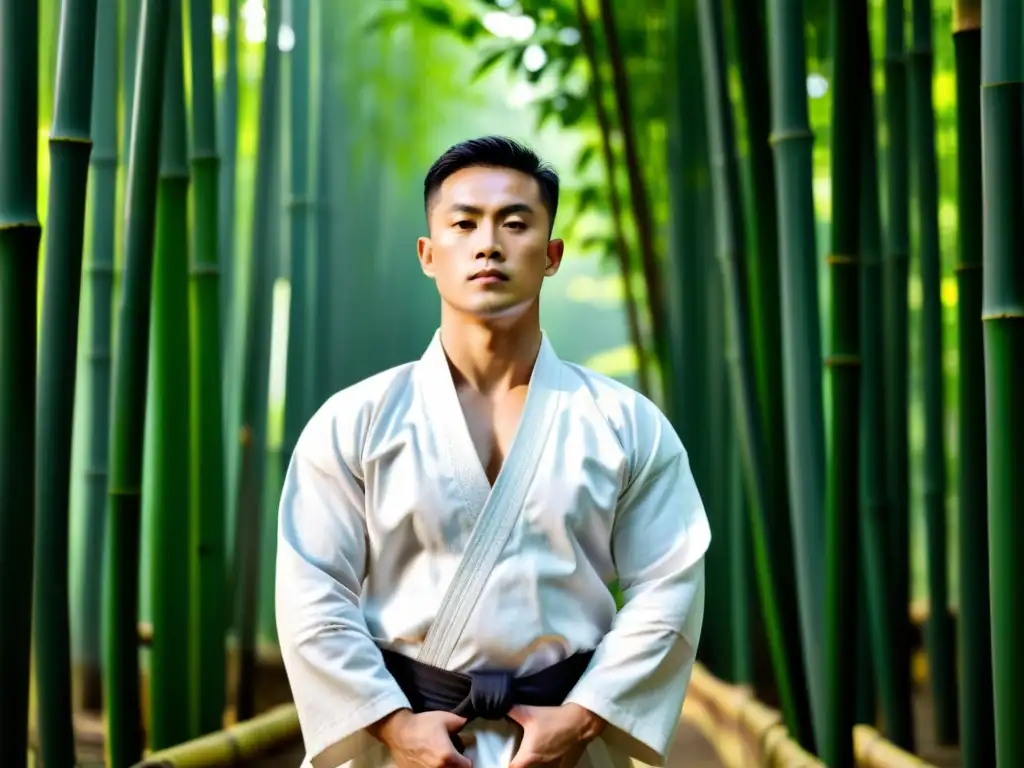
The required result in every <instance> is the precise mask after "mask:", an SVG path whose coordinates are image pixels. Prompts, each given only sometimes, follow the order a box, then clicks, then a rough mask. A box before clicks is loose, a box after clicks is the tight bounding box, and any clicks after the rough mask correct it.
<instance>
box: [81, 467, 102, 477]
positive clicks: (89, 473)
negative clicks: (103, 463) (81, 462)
mask: <svg viewBox="0 0 1024 768" xmlns="http://www.w3.org/2000/svg"><path fill="white" fill-rule="evenodd" d="M85 476H86V477H87V478H88V479H89V480H105V479H106V477H107V468H106V467H86V469H85Z"/></svg>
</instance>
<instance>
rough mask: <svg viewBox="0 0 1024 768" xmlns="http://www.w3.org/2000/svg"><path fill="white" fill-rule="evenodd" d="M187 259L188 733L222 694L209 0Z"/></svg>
mask: <svg viewBox="0 0 1024 768" xmlns="http://www.w3.org/2000/svg"><path fill="white" fill-rule="evenodd" d="M189 2H190V6H189V29H190V40H191V49H190V53H191V66H192V158H191V165H192V177H193V187H192V221H193V222H194V224H195V228H194V230H193V241H192V254H193V260H192V264H191V265H190V269H189V303H188V308H189V326H190V338H191V344H190V349H191V355H192V357H191V379H190V391H191V397H192V426H191V446H190V447H191V455H192V465H191V479H192V486H191V503H190V507H191V511H192V524H191V529H192V541H191V547H190V548H191V556H190V558H189V559H190V561H191V565H190V572H191V573H190V578H191V584H192V602H193V605H194V606H195V619H194V621H193V624H192V637H191V643H192V654H191V656H192V664H193V667H192V672H191V675H192V685H191V690H192V695H193V696H194V697H195V698H194V700H193V702H192V711H193V712H194V714H195V718H196V721H195V722H194V723H193V725H192V730H193V732H194V733H199V734H202V733H209V732H211V731H215V730H217V729H219V728H220V727H221V724H222V723H223V719H224V703H225V702H224V699H225V695H226V694H225V692H226V673H225V664H226V660H225V645H224V638H225V633H226V630H227V621H226V615H227V611H226V608H227V605H228V602H227V592H226V574H225V568H224V556H225V528H224V525H225V513H224V466H225V461H224V425H223V421H222V419H223V407H222V400H221V397H222V393H221V376H222V366H221V349H222V347H221V338H220V334H221V321H220V309H221V308H220V294H219V290H220V288H219V284H218V280H219V276H220V258H219V252H220V248H219V240H218V236H219V233H218V229H217V228H218V222H219V216H218V205H219V202H220V201H219V199H218V175H219V159H218V156H217V129H216V125H215V114H214V109H215V105H214V82H213V34H212V24H211V19H212V17H213V8H212V4H211V1H210V0H189Z"/></svg>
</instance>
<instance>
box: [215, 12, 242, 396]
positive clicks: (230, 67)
mask: <svg viewBox="0 0 1024 768" xmlns="http://www.w3.org/2000/svg"><path fill="white" fill-rule="evenodd" d="M240 23H241V19H240V17H239V14H238V0H228V34H227V40H226V41H225V43H226V45H225V48H226V50H225V68H224V85H223V88H222V90H221V93H220V100H219V107H220V118H219V119H218V121H217V127H218V129H219V142H218V145H217V147H218V152H219V155H220V173H219V174H218V176H217V182H218V185H219V196H220V197H219V200H218V205H217V215H218V217H219V235H218V243H219V248H220V251H221V253H222V254H223V256H222V257H221V259H220V261H219V266H220V279H219V281H218V290H219V292H220V310H221V311H220V319H221V339H220V342H221V349H225V350H226V349H231V344H230V342H231V319H232V318H233V317H234V313H233V312H232V310H233V309H234V306H235V304H234V302H235V299H236V296H235V255H236V248H235V243H236V240H235V226H236V225H235V214H236V210H235V209H236V204H235V198H236V192H235V188H236V184H237V179H236V175H235V174H236V171H235V169H236V167H237V163H238V26H239V24H240ZM224 378H225V380H227V379H228V377H227V376H225V377H224ZM227 391H228V390H227V388H226V387H225V394H224V397H225V402H226V400H227Z"/></svg>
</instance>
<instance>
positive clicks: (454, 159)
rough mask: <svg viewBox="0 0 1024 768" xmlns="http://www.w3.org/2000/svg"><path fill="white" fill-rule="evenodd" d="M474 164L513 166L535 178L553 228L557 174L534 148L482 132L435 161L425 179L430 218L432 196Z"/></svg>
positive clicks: (556, 207)
mask: <svg viewBox="0 0 1024 768" xmlns="http://www.w3.org/2000/svg"><path fill="white" fill-rule="evenodd" d="M473 166H492V167H496V168H511V169H512V170H515V171H521V172H522V173H525V174H527V175H528V176H532V177H533V178H535V179H536V180H537V183H538V184H539V185H540V196H541V201H542V202H543V203H544V207H545V208H546V209H547V211H548V216H549V217H550V219H551V228H552V229H553V228H554V226H555V213H556V212H557V211H558V174H557V173H556V172H555V169H554V168H553V167H552V166H551V165H550V164H548V163H545V162H544V161H542V160H541V159H540V157H538V156H537V153H536V152H534V151H533V150H532V149H530V148H529V147H527V146H525V145H523V144H521V143H519V142H518V141H515V140H514V139H509V138H506V137H505V136H483V137H481V138H478V139H469V140H467V141H462V142H459V143H458V144H454V145H452V146H451V147H449V148H448V149H447V150H446V151H445V153H444V154H443V155H441V156H440V157H439V158H438V159H437V160H435V161H434V164H433V165H432V166H430V170H429V171H427V175H426V178H425V179H424V180H423V207H424V208H425V209H426V212H427V216H428V218H429V215H430V204H431V200H432V198H433V197H434V195H435V194H436V193H437V191H438V190H439V189H440V188H441V185H442V184H443V183H444V181H445V179H447V178H448V177H449V176H451V175H452V174H453V173H455V172H456V171H461V170H462V169H463V168H470V167H473Z"/></svg>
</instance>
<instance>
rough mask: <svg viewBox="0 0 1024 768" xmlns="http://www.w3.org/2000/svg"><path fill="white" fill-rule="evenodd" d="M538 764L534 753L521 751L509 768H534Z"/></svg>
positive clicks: (517, 753)
mask: <svg viewBox="0 0 1024 768" xmlns="http://www.w3.org/2000/svg"><path fill="white" fill-rule="evenodd" d="M536 764H537V757H536V755H534V754H533V753H532V752H528V751H525V750H523V749H520V750H519V751H518V752H516V754H515V756H513V758H512V761H511V762H510V763H509V764H508V768H532V767H533V766H534V765H536Z"/></svg>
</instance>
